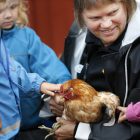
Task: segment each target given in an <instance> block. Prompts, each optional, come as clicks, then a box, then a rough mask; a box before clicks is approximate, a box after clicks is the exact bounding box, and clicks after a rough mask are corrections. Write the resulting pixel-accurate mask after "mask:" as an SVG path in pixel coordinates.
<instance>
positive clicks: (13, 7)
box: [10, 4, 18, 9]
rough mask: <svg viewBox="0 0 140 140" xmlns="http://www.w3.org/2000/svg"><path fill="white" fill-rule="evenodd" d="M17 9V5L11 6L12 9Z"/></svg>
mask: <svg viewBox="0 0 140 140" xmlns="http://www.w3.org/2000/svg"><path fill="white" fill-rule="evenodd" d="M17 7H18V5H17V4H15V5H11V6H10V8H11V9H15V8H17Z"/></svg>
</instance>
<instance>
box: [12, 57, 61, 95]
mask: <svg viewBox="0 0 140 140" xmlns="http://www.w3.org/2000/svg"><path fill="white" fill-rule="evenodd" d="M10 64H11V65H10V79H11V82H13V83H14V84H15V85H16V86H18V87H19V88H20V90H22V91H23V92H24V93H25V94H28V95H29V94H31V95H32V96H33V94H37V93H40V92H41V93H44V94H48V95H51V96H53V95H54V92H53V91H59V89H60V84H51V83H47V82H46V80H45V79H43V78H42V77H40V76H39V75H38V74H37V73H27V72H26V70H25V69H24V68H23V67H22V65H20V64H19V63H18V62H17V61H15V60H14V59H12V60H10Z"/></svg>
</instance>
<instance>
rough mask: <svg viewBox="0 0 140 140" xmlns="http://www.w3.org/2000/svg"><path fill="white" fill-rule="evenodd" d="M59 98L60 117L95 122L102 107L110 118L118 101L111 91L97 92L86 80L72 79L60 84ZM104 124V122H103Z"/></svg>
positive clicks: (98, 118) (113, 115) (100, 114)
mask: <svg viewBox="0 0 140 140" xmlns="http://www.w3.org/2000/svg"><path fill="white" fill-rule="evenodd" d="M58 98H59V100H63V101H64V112H63V115H62V117H63V118H64V119H66V120H72V121H77V122H85V123H88V122H97V121H99V120H100V119H101V117H102V108H103V106H105V107H106V110H107V114H108V116H109V117H110V118H111V119H114V118H115V110H116V108H117V106H118V105H119V103H120V100H119V98H118V96H116V95H115V94H113V93H111V92H105V91H102V92H98V91H96V90H95V89H94V88H93V87H92V86H90V85H89V84H87V83H86V82H84V81H82V80H79V79H73V80H69V81H67V82H65V83H64V84H63V85H62V86H61V90H60V95H59V96H58ZM105 125H106V124H105Z"/></svg>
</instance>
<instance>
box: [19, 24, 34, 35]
mask: <svg viewBox="0 0 140 140" xmlns="http://www.w3.org/2000/svg"><path fill="white" fill-rule="evenodd" d="M21 30H22V31H24V32H26V33H28V34H32V33H33V34H36V32H35V30H34V29H32V28H31V27H29V26H24V27H21Z"/></svg>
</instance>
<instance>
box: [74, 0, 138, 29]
mask: <svg viewBox="0 0 140 140" xmlns="http://www.w3.org/2000/svg"><path fill="white" fill-rule="evenodd" d="M97 2H100V3H102V4H109V3H114V2H122V3H123V4H124V5H125V6H126V9H127V13H128V20H130V18H131V16H132V14H133V12H134V11H135V10H136V1H135V0H74V14H75V19H76V21H77V22H78V24H79V25H80V27H83V26H84V21H83V18H82V12H83V11H84V9H90V8H91V7H93V6H96V3H97Z"/></svg>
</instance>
